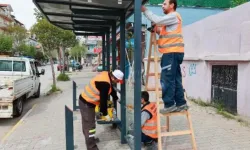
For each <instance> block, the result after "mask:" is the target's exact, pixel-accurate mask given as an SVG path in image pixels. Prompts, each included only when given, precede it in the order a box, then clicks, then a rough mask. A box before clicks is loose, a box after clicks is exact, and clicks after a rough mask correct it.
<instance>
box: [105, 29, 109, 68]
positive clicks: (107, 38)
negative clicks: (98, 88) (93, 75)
mask: <svg viewBox="0 0 250 150" xmlns="http://www.w3.org/2000/svg"><path fill="white" fill-rule="evenodd" d="M106 42H107V45H106V46H107V51H106V52H107V55H106V56H107V67H106V69H107V71H110V31H109V30H108V32H107V33H106Z"/></svg>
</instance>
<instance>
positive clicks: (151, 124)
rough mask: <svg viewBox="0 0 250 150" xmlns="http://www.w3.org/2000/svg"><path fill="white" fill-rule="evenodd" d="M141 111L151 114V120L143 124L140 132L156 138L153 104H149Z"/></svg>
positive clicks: (155, 112)
mask: <svg viewBox="0 0 250 150" xmlns="http://www.w3.org/2000/svg"><path fill="white" fill-rule="evenodd" d="M143 110H147V111H148V112H149V113H150V114H151V116H152V117H151V118H150V119H149V120H147V121H146V122H145V124H144V125H143V127H142V132H143V133H144V134H145V135H147V136H149V137H151V138H155V139H156V138H158V135H157V108H156V104H155V103H149V104H148V105H146V106H145V107H144V108H143V109H142V111H143Z"/></svg>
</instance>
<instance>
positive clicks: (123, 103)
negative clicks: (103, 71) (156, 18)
mask: <svg viewBox="0 0 250 150" xmlns="http://www.w3.org/2000/svg"><path fill="white" fill-rule="evenodd" d="M120 35H121V37H120V46H121V55H120V56H121V58H120V60H121V62H120V65H121V66H120V68H121V71H122V72H123V73H124V74H125V56H126V54H125V13H123V14H122V15H121V23H120ZM124 80H125V79H124ZM125 85H126V84H125V83H124V84H122V85H121V124H122V130H121V143H122V144H125V143H126V139H125V135H126V107H125V106H126V87H125Z"/></svg>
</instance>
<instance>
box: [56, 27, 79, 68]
mask: <svg viewBox="0 0 250 150" xmlns="http://www.w3.org/2000/svg"><path fill="white" fill-rule="evenodd" d="M76 43H77V40H76V36H75V34H74V33H73V32H72V31H69V30H63V29H61V33H60V47H61V48H62V63H63V64H62V65H63V66H65V50H66V48H70V47H73V46H74V45H76ZM59 56H60V55H59ZM67 58H68V57H67ZM66 62H67V63H66V65H67V66H68V60H66ZM59 63H60V65H61V61H59ZM62 68H63V69H62V70H61V71H62V72H61V73H64V67H62Z"/></svg>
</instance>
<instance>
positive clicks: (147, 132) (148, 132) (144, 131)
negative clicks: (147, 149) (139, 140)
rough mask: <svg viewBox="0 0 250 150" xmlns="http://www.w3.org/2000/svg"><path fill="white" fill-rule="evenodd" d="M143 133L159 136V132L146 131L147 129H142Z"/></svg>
mask: <svg viewBox="0 0 250 150" xmlns="http://www.w3.org/2000/svg"><path fill="white" fill-rule="evenodd" d="M142 132H143V133H144V134H146V135H150V134H157V131H156V130H145V129H142Z"/></svg>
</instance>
